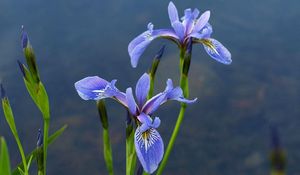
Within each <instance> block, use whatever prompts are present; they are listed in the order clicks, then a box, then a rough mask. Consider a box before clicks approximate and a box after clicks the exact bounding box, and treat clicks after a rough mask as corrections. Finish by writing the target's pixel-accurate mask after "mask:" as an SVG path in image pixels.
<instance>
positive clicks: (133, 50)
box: [128, 29, 179, 67]
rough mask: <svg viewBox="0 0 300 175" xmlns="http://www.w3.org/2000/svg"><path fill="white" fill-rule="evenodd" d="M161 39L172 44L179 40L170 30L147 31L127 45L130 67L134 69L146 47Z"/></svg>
mask: <svg viewBox="0 0 300 175" xmlns="http://www.w3.org/2000/svg"><path fill="white" fill-rule="evenodd" d="M159 37H163V38H167V39H170V40H172V41H174V42H177V40H179V38H178V36H177V35H176V34H175V32H174V31H173V30H171V29H158V30H152V31H150V30H148V31H146V32H144V33H142V34H140V35H139V36H137V37H136V38H135V39H133V40H132V41H131V42H130V43H129V45H128V53H129V56H130V59H131V65H132V67H136V66H137V63H138V60H139V58H140V56H141V55H142V54H143V53H144V51H145V49H146V48H147V46H148V45H149V44H150V43H151V42H152V41H153V40H154V39H156V38H159Z"/></svg>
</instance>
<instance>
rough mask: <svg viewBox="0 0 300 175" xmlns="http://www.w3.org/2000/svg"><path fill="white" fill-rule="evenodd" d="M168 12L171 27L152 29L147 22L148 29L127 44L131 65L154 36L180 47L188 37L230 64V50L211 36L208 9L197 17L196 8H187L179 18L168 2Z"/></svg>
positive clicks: (222, 61)
mask: <svg viewBox="0 0 300 175" xmlns="http://www.w3.org/2000/svg"><path fill="white" fill-rule="evenodd" d="M168 13H169V18H170V22H171V25H172V29H157V30H154V25H153V24H152V23H149V24H148V30H147V31H145V32H144V33H142V34H140V35H139V36H137V37H136V38H135V39H133V40H132V41H131V42H130V43H129V45H128V52H129V55H130V58H131V65H132V67H136V66H137V63H138V60H139V58H140V56H141V55H142V54H143V52H144V51H145V49H146V48H147V46H148V45H149V44H150V43H151V41H153V40H154V39H156V38H166V39H169V40H171V41H173V42H175V43H176V44H177V45H178V46H179V47H180V48H185V46H186V45H187V43H188V40H189V39H192V41H193V43H202V44H203V46H204V49H205V50H206V52H207V53H208V54H209V55H210V56H211V57H212V58H213V59H215V60H217V61H219V62H221V63H223V64H230V63H231V62H232V60H231V54H230V52H229V51H228V50H227V49H226V48H225V47H224V46H223V45H222V44H221V43H220V42H219V41H217V40H216V39H213V38H211V34H212V26H211V25H210V24H209V23H208V20H209V17H210V11H206V12H204V13H203V14H202V15H200V17H199V18H198V16H199V14H200V12H199V10H198V9H194V10H193V11H192V10H191V9H190V8H188V9H186V10H185V11H184V16H183V17H182V18H181V19H179V16H178V12H177V9H176V7H175V5H174V4H173V2H170V3H169V6H168Z"/></svg>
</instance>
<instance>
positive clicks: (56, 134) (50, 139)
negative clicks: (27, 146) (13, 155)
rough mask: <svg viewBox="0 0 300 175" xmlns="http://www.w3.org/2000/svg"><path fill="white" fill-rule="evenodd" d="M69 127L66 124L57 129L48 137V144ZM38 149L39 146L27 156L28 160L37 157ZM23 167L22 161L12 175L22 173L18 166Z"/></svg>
mask: <svg viewBox="0 0 300 175" xmlns="http://www.w3.org/2000/svg"><path fill="white" fill-rule="evenodd" d="M67 127H68V125H64V126H63V127H61V128H60V129H59V130H57V131H56V132H55V133H53V134H52V135H51V136H50V137H49V138H48V145H50V144H51V143H53V142H54V141H55V140H56V139H57V138H58V137H59V136H60V135H61V134H62V133H63V132H64V131H65V130H66V128H67ZM37 151H38V148H36V149H34V150H33V151H32V152H31V153H29V154H28V155H27V156H26V160H27V161H29V159H30V157H31V156H32V161H33V160H35V159H36V156H37ZM21 167H23V164H22V163H19V164H18V166H17V167H16V168H15V169H14V170H13V173H12V175H20V172H19V171H18V168H21Z"/></svg>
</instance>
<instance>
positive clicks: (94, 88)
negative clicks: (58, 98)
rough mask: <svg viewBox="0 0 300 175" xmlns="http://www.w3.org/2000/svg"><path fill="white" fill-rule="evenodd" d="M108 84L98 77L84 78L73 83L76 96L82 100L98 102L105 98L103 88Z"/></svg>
mask: <svg viewBox="0 0 300 175" xmlns="http://www.w3.org/2000/svg"><path fill="white" fill-rule="evenodd" d="M108 84H109V83H108V82H107V81H106V80H104V79H102V78H100V77H98V76H92V77H86V78H84V79H82V80H79V81H77V82H76V83H75V88H76V90H77V93H78V95H79V96H80V97H81V98H82V99H84V100H99V99H101V98H106V94H104V90H105V87H106V86H107V85H108Z"/></svg>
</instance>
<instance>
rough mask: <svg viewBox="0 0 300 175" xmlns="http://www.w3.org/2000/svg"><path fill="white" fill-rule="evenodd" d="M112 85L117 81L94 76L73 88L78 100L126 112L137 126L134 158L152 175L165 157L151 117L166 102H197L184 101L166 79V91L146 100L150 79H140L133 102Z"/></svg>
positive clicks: (129, 91)
mask: <svg viewBox="0 0 300 175" xmlns="http://www.w3.org/2000/svg"><path fill="white" fill-rule="evenodd" d="M115 83H116V80H113V81H111V82H108V81H106V80H104V79H102V78H100V77H97V76H93V77H86V78H84V79H82V80H80V81H78V82H76V83H75V88H76V90H77V92H78V94H79V96H80V97H81V98H82V99H84V100H100V99H104V98H112V99H114V100H116V101H117V102H119V103H121V104H122V105H123V106H125V107H126V108H127V109H128V111H129V112H130V113H131V115H132V116H133V117H134V118H135V121H136V123H137V129H136V131H135V137H134V143H135V149H136V153H137V156H138V158H139V160H140V162H141V164H142V166H143V168H144V170H145V171H146V172H147V173H153V172H154V171H155V170H156V169H157V167H158V165H159V163H160V161H161V160H162V157H163V154H164V144H163V140H162V138H161V136H160V134H159V132H158V131H157V128H158V127H159V125H160V119H159V118H158V117H153V116H152V115H153V113H154V112H155V111H156V110H157V109H158V107H159V106H161V105H162V104H164V103H165V102H167V101H169V100H176V101H179V102H183V103H193V102H195V101H196V100H197V99H194V100H188V99H185V98H184V97H183V93H182V89H181V88H180V87H173V83H172V80H171V79H168V80H167V86H166V88H165V90H164V91H163V92H160V93H158V94H157V95H155V96H153V97H152V98H151V99H149V100H147V94H148V92H149V88H150V77H149V75H148V74H146V73H145V74H143V75H142V76H141V77H140V79H139V80H138V82H137V84H136V88H135V96H136V98H134V95H133V92H132V88H127V89H126V92H125V93H124V92H121V91H120V90H119V89H117V88H116V86H115Z"/></svg>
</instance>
